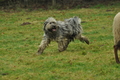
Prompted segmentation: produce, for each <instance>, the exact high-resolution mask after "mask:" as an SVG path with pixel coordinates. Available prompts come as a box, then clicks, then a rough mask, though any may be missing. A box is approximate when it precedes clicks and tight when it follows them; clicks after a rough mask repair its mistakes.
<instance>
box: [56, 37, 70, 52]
mask: <svg viewBox="0 0 120 80" xmlns="http://www.w3.org/2000/svg"><path fill="white" fill-rule="evenodd" d="M69 43H70V41H69V40H65V39H64V40H62V41H59V42H58V50H59V51H60V52H62V51H64V50H66V49H67V47H68V44H69Z"/></svg>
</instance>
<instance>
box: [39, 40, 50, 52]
mask: <svg viewBox="0 0 120 80" xmlns="http://www.w3.org/2000/svg"><path fill="white" fill-rule="evenodd" d="M49 43H50V40H49V39H43V40H42V41H41V44H40V45H39V49H38V53H37V54H42V53H43V51H44V49H45V48H46V47H47V46H48V44H49Z"/></svg>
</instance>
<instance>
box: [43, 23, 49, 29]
mask: <svg viewBox="0 0 120 80" xmlns="http://www.w3.org/2000/svg"><path fill="white" fill-rule="evenodd" d="M47 23H48V22H44V26H43V30H45V26H46V25H47Z"/></svg>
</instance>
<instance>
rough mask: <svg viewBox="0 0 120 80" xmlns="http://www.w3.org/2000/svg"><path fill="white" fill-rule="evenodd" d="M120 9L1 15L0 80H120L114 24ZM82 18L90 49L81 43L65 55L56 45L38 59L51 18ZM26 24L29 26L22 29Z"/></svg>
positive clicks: (72, 46) (69, 49) (75, 44)
mask: <svg viewBox="0 0 120 80" xmlns="http://www.w3.org/2000/svg"><path fill="white" fill-rule="evenodd" d="M117 4H118V3H117ZM119 9H120V7H119V5H116V4H115V5H112V6H104V7H103V6H102V7H101V8H96V7H91V8H82V9H72V10H48V11H32V12H25V11H24V10H23V11H21V12H11V13H7V12H2V11H1V12H0V80H119V79H120V74H119V73H120V72H119V71H120V65H119V64H116V62H115V59H114V54H113V35H112V22H113V18H114V16H115V14H116V13H117V12H118V11H119ZM51 16H53V17H55V18H56V19H57V20H64V19H65V18H70V17H73V16H79V17H80V18H81V19H82V21H85V23H82V26H83V29H84V33H83V35H85V36H86V37H88V38H89V39H90V45H87V44H85V43H82V42H80V41H78V40H75V41H74V42H71V43H70V44H69V46H68V48H67V50H66V51H64V52H58V50H57V43H56V42H52V43H51V44H50V45H49V46H48V47H47V48H46V49H45V51H44V53H43V54H42V55H35V53H36V52H37V49H38V45H39V43H40V42H41V40H42V35H43V33H44V32H43V29H42V28H43V23H44V21H45V19H47V18H48V17H51ZM24 22H30V23H31V24H29V25H24V26H21V24H22V23H24Z"/></svg>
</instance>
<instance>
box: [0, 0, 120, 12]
mask: <svg viewBox="0 0 120 80" xmlns="http://www.w3.org/2000/svg"><path fill="white" fill-rule="evenodd" d="M115 1H119V0H0V9H16V8H31V9H32V10H36V9H44V10H47V9H71V8H81V7H82V8H89V7H91V6H93V5H97V4H104V5H113V2H115Z"/></svg>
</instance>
